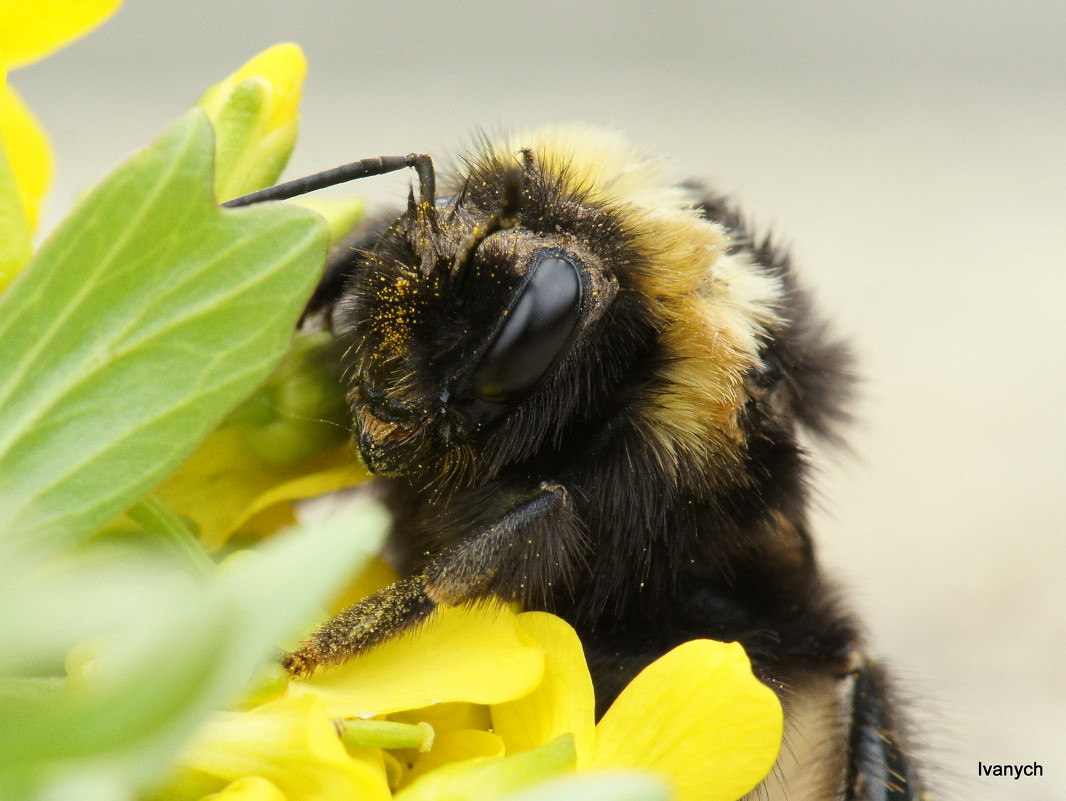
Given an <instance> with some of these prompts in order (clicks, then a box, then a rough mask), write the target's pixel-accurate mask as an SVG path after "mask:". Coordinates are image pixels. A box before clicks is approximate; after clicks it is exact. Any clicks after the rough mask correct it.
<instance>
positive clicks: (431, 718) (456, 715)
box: [389, 702, 492, 735]
mask: <svg viewBox="0 0 1066 801" xmlns="http://www.w3.org/2000/svg"><path fill="white" fill-rule="evenodd" d="M389 720H396V721H400V722H403V723H428V724H429V725H430V726H432V727H433V731H435V732H437V733H438V735H439V734H441V733H443V732H449V731H457V730H459V729H480V730H481V731H489V730H490V729H491V728H492V718H491V717H490V716H489V708H488V707H487V706H485V705H483V704H470V703H466V702H453V703H444V704H434V705H433V706H426V707H422V708H421V709H405V710H403V711H402V712H395V713H393V714H391V715H389Z"/></svg>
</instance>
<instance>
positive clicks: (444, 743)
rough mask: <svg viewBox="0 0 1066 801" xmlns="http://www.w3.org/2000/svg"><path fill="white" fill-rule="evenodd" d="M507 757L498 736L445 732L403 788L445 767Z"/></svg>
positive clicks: (437, 739)
mask: <svg viewBox="0 0 1066 801" xmlns="http://www.w3.org/2000/svg"><path fill="white" fill-rule="evenodd" d="M504 753H506V749H505V747H504V745H503V740H502V739H501V738H500V737H499V735H497V734H493V733H491V732H487V731H477V730H474V729H459V730H457V731H447V732H443V733H442V734H439V735H438V736H437V737H436V739H435V740H434V741H433V747H432V748H431V749H430V750H429V751H428V752H427V753H425V754H422V755H421V756H419V757H418V760H417V761H416V762H415V764H414V767H412V768H411V771H410V773H408V774H407V777H406V778H405V780H404V784H405V785H407V784H410V783H411V782H413V781H417V780H418V779H419V778H421V777H422V776H425V775H426V774H427V773H429V772H430V771H431V770H436V769H438V768H440V767H441V766H443V765H448V764H450V763H453V762H463V761H465V760H468V759H477V758H480V757H502V756H503V755H504Z"/></svg>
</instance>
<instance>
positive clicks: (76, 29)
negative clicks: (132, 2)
mask: <svg viewBox="0 0 1066 801" xmlns="http://www.w3.org/2000/svg"><path fill="white" fill-rule="evenodd" d="M121 1H122V0H32V2H30V1H29V0H0V50H2V51H3V53H4V59H5V60H6V61H7V65H8V66H9V67H12V68H14V67H21V66H24V65H25V64H29V63H31V62H33V61H36V60H37V59H39V58H43V57H44V56H47V55H48V54H49V53H52V52H54V51H56V50H58V49H59V48H61V47H63V45H65V44H68V43H70V42H73V41H74V40H75V39H77V38H79V37H81V36H84V35H85V34H87V33H88V32H89V31H91V30H92V29H93V28H95V27H96V26H97V25H99V24H101V23H102V22H103V21H104V20H106V19H107V18H108V17H110V16H111V15H112V14H114V13H115V11H117V10H118V7H119V5H121Z"/></svg>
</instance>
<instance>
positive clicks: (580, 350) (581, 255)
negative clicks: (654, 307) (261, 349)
mask: <svg viewBox="0 0 1066 801" xmlns="http://www.w3.org/2000/svg"><path fill="white" fill-rule="evenodd" d="M494 175H495V177H496V179H497V180H496V182H495V185H492V184H490V183H489V182H486V181H480V182H479V183H478V184H477V189H476V190H475V189H473V188H472V185H473V181H472V179H469V178H468V179H467V180H465V181H464V182H463V183H462V184H461V185H459V186H458V187H456V192H455V194H454V195H453V196H452V197H451V198H450V199H449V200H447V201H446V202H444V203H442V204H440V205H438V206H437V207H436V208H433V209H426V208H424V207H420V206H418V205H417V204H415V203H414V202H413V201H412V202H411V203H409V209H408V214H407V215H405V216H404V217H402V218H401V219H400V220H399V221H398V222H397V223H396V224H395V225H393V226H392V228H391V229H390V230H389V231H388V232H387V233H386V234H385V235H384V236H383V237H382V238H381V239H380V240H379V242H378V243H377V245H376V246H375V248H374V249H373V250H372V251H371V252H370V253H368V254H367V257H366V262H365V266H364V268H363V270H362V272H361V273H360V274H359V276H358V277H357V279H356V281H355V282H354V283H353V285H352V286H350V287H349V292H350V294H349V296H348V299H347V302H346V315H347V317H348V319H350V320H352V321H353V323H352V325H351V326H350V335H351V338H352V342H353V344H352V347H351V348H350V350H349V355H350V363H349V365H348V369H349V375H350V376H351V377H352V379H351V380H352V389H351V391H350V393H349V400H350V402H351V404H352V407H353V409H354V412H355V414H354V419H355V422H356V427H357V433H358V435H357V443H358V447H359V450H360V453H361V455H362V457H363V460H364V461H365V463H366V464H367V466H368V467H369V468H370V469H371V470H373V471H374V472H376V473H379V474H382V475H409V476H419V475H421V476H424V477H425V478H426V480H429V481H433V480H436V481H441V482H444V483H450V482H452V483H458V484H459V485H462V484H465V483H468V482H469V481H471V480H474V479H483V478H485V477H486V475H487V474H489V473H491V472H493V471H494V470H497V469H498V468H499V467H500V466H501V465H502V464H504V463H506V462H507V461H508V460H509V459H511V458H514V457H515V456H517V455H518V454H517V453H515V451H516V448H515V444H516V443H517V442H518V441H519V440H521V443H522V447H521V448H519V449H517V450H521V451H523V452H525V451H528V450H530V449H536V448H537V447H539V445H540V443H541V442H542V441H543V440H544V439H545V437H548V436H550V435H551V433H552V431H556V432H557V431H558V430H560V428H559V424H560V423H561V421H562V420H563V419H564V418H567V417H569V416H570V415H571V414H572V412H573V410H574V409H575V407H577V406H579V405H580V398H575V397H574V394H573V393H571V392H569V391H560V387H561V386H565V387H570V386H574V385H575V384H577V383H580V381H579V378H580V375H581V374H582V372H583V367H582V363H583V359H584V354H586V353H587V352H589V351H590V350H591V349H592V348H594V342H595V340H596V339H597V332H596V328H597V325H596V324H597V321H599V320H600V318H602V317H603V315H604V313H605V311H606V310H607V309H608V307H609V306H610V304H611V301H612V299H613V298H614V295H615V292H616V290H617V285H618V284H617V279H616V277H615V275H614V273H613V270H612V266H611V264H610V260H609V257H610V256H611V255H612V254H611V253H610V249H609V248H608V249H604V248H602V247H594V246H593V245H592V244H591V243H590V240H589V238H587V237H585V238H584V239H582V237H581V236H580V230H577V231H575V230H573V228H574V227H573V226H570V229H569V230H568V229H565V228H562V227H561V226H559V225H557V224H556V223H555V222H554V221H553V220H552V217H553V216H554V215H558V214H560V213H561V211H560V209H559V208H558V207H559V206H560V205H564V204H565V205H566V206H568V207H570V208H571V210H572V207H574V206H575V205H576V206H580V205H581V201H580V200H579V199H576V198H572V197H571V198H565V199H564V198H563V197H562V196H561V194H560V188H559V187H555V188H554V191H552V188H551V187H549V186H547V185H546V179H545V176H544V174H543V173H541V172H540V170H539V169H537V167H536V166H535V163H534V162H533V161H532V156H531V154H527V155H526V163H525V165H524V166H522V167H521V168H519V167H518V166H517V165H516V166H515V167H513V168H512V169H500V170H497V171H496V172H495V173H494ZM516 196H517V197H518V198H519V200H518V201H517V202H516V201H515V200H514V198H515V197H516ZM515 206H517V208H515ZM512 215H513V216H512ZM594 216H595V213H594V210H592V209H585V210H584V211H583V212H582V218H585V219H588V218H591V217H594ZM578 229H580V226H578ZM605 250H606V251H607V252H604V251H605ZM578 394H580V393H578ZM516 417H518V418H521V417H525V418H530V417H535V418H536V419H538V420H542V421H554V422H555V425H541V426H540V429H542V430H540V431H539V432H538V431H537V430H534V431H533V436H532V437H530V436H529V433H530V432H529V425H528V422H515V418H516ZM509 420H510V421H511V422H512V425H510V426H509V425H508V421H509ZM535 428H536V427H535ZM516 429H521V431H522V432H523V434H522V437H521V438H519V437H516V436H515V430H516ZM486 456H488V457H489V458H486Z"/></svg>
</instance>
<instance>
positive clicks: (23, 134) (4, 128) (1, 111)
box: [0, 86, 52, 291]
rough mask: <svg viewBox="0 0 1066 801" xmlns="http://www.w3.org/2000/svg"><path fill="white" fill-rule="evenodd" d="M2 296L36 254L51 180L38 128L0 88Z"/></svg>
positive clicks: (24, 109) (44, 139)
mask: <svg viewBox="0 0 1066 801" xmlns="http://www.w3.org/2000/svg"><path fill="white" fill-rule="evenodd" d="M0 151H2V152H0V162H2V163H0V291H2V290H3V289H4V287H5V286H7V284H8V283H10V281H11V279H12V278H14V277H15V275H16V274H17V273H18V271H19V270H21V269H22V267H23V266H25V264H26V263H27V262H28V261H29V260H30V256H31V255H32V254H33V245H32V242H31V238H30V237H31V234H32V233H33V229H34V227H35V226H36V225H37V216H38V214H39V212H40V209H41V201H42V199H43V198H44V193H45V192H46V191H47V189H48V184H49V181H50V180H51V177H52V153H51V148H50V147H49V145H48V137H47V136H46V135H45V133H44V129H43V128H42V127H41V125H40V123H38V122H37V119H36V118H35V117H34V116H33V114H32V113H31V112H30V110H29V108H27V107H26V104H25V103H23V102H22V100H21V98H19V96H18V94H17V93H16V92H15V90H14V89H12V88H11V87H10V86H9V87H4V88H0Z"/></svg>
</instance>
